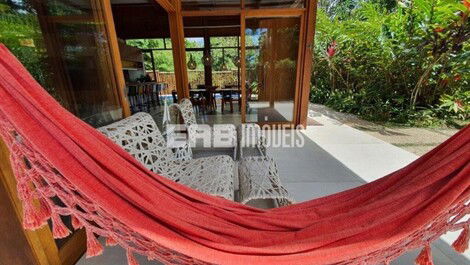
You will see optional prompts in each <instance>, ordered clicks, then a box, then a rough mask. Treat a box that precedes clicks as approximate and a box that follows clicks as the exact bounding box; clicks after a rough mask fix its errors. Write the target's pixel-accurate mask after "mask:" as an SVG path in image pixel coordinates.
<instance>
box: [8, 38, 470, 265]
mask: <svg viewBox="0 0 470 265" xmlns="http://www.w3.org/2000/svg"><path fill="white" fill-rule="evenodd" d="M0 134H1V136H2V138H3V139H4V140H5V142H6V143H7V145H8V147H9V149H10V151H11V163H12V166H13V168H14V171H15V175H16V178H17V181H18V192H19V196H20V198H21V199H22V201H23V205H24V226H25V228H27V229H37V228H39V227H41V226H42V225H44V224H46V220H48V219H49V218H51V219H52V223H53V235H54V237H57V238H61V237H65V236H67V235H68V234H69V233H70V231H69V230H68V229H67V228H66V227H65V226H64V224H63V223H62V221H61V219H60V217H59V216H60V215H62V216H66V215H70V216H72V223H73V226H74V227H75V228H80V227H84V228H85V229H86V232H87V244H88V250H87V256H95V255H99V254H101V252H102V250H103V248H102V246H101V245H100V244H99V242H98V241H97V240H96V238H95V235H99V236H103V237H106V238H107V243H108V244H119V245H121V246H122V247H123V248H125V249H126V250H127V252H128V260H129V264H137V262H136V260H135V259H134V257H133V255H132V253H139V254H142V255H146V256H147V257H149V258H150V259H157V260H160V261H163V262H165V263H172V264H173V263H177V264H206V263H216V264H289V265H293V264H379V263H386V264H388V263H389V262H390V261H391V260H392V259H394V258H396V257H398V256H399V255H401V254H402V253H403V252H405V251H408V250H410V249H413V248H417V247H422V246H424V250H423V252H421V254H420V255H419V256H418V259H417V262H418V263H419V264H423V265H424V264H431V263H428V262H432V261H431V256H430V248H429V244H430V242H431V241H432V240H434V239H436V238H438V237H439V236H440V235H442V234H444V233H445V232H446V231H449V230H460V229H463V232H462V233H461V235H460V237H459V238H458V239H457V241H456V242H455V243H454V244H453V246H454V248H455V249H456V250H457V251H460V252H463V251H464V250H465V249H466V248H467V247H468V237H469V224H470V221H462V220H461V219H462V217H463V216H465V215H466V214H469V213H470V206H469V205H468V204H469V199H470V188H469V184H470V177H469V176H470V165H469V164H470V163H469V161H470V128H469V127H467V128H465V129H463V130H461V131H460V132H459V133H457V134H456V135H455V136H453V137H452V138H450V139H449V140H447V141H446V142H445V143H443V144H441V145H440V146H438V147H436V148H435V149H434V150H432V151H430V152H429V153H427V154H426V155H424V156H422V157H421V158H420V159H418V160H416V161H415V162H413V163H411V164H410V165H408V166H406V167H405V168H403V169H401V170H398V171H396V172H394V173H392V174H390V175H388V176H385V177H383V178H381V179H379V180H377V181H374V182H372V183H369V184H366V185H363V186H361V187H358V188H355V189H351V190H348V191H344V192H341V193H338V194H334V195H331V196H327V197H324V198H320V199H316V200H312V201H308V202H305V203H300V204H296V205H291V206H288V207H282V208H277V209H271V210H261V209H255V208H251V207H248V206H245V205H241V204H238V203H235V202H231V201H228V200H225V199H222V198H216V197H213V196H209V195H206V194H202V193H200V192H198V191H195V190H192V189H190V188H187V187H184V186H182V185H179V184H177V183H174V182H172V181H170V180H168V179H166V178H164V177H161V176H158V175H156V174H154V173H152V172H150V171H149V170H147V169H146V168H144V167H143V166H142V165H140V164H139V162H137V161H136V160H135V159H134V158H133V157H131V156H130V155H128V154H127V153H126V152H125V151H123V150H122V149H121V148H120V147H119V146H117V145H116V144H114V143H113V142H111V141H110V140H108V139H107V138H106V137H105V136H103V135H102V134H100V133H99V132H97V131H96V130H95V129H94V128H92V127H91V126H89V125H87V124H86V123H84V122H83V121H81V120H80V119H78V118H76V117H75V116H73V115H72V114H71V113H69V112H68V111H66V110H65V109H64V108H62V107H61V106H60V105H59V104H58V103H57V102H56V101H55V100H54V99H53V98H52V97H51V96H49V95H48V94H47V93H46V91H44V89H42V88H41V86H40V85H39V84H38V83H37V82H36V81H34V79H33V78H32V77H31V75H30V74H29V73H28V72H27V71H26V70H25V68H24V67H23V66H22V65H21V64H20V63H19V62H18V61H17V59H16V58H15V57H14V56H13V55H11V54H10V53H9V51H8V50H7V49H6V48H5V47H4V46H3V45H0ZM53 197H56V198H59V199H60V200H61V203H54V202H53V200H52V198H53ZM33 201H39V202H40V203H39V205H40V206H38V204H37V203H33ZM56 201H57V200H56Z"/></svg>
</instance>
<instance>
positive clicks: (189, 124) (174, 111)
mask: <svg viewBox="0 0 470 265" xmlns="http://www.w3.org/2000/svg"><path fill="white" fill-rule="evenodd" d="M170 113H171V115H170V116H171V117H173V118H175V117H178V114H180V115H181V117H182V118H183V121H184V125H185V126H186V129H187V131H188V141H189V143H190V144H192V145H194V144H195V143H196V136H197V135H200V133H201V131H202V130H200V129H201V128H200V127H199V125H198V124H197V121H196V116H195V114H194V109H193V104H192V103H191V100H189V99H188V98H184V99H182V100H181V102H180V104H172V105H170ZM174 122H175V123H177V121H174ZM221 135H225V136H228V137H229V139H225V140H227V141H224V143H225V145H216V144H214V143H215V137H214V136H221ZM211 136H212V137H211V145H212V147H215V148H218V147H222V148H233V158H234V159H236V158H237V128H236V127H235V125H233V124H216V125H214V126H213V127H212V130H211ZM219 144H220V143H219Z"/></svg>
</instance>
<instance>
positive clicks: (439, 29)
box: [434, 27, 444, 32]
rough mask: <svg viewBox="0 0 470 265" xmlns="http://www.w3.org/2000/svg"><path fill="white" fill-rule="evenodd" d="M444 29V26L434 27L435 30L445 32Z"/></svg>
mask: <svg viewBox="0 0 470 265" xmlns="http://www.w3.org/2000/svg"><path fill="white" fill-rule="evenodd" d="M443 31H444V28H442V27H437V28H435V29H434V32H443Z"/></svg>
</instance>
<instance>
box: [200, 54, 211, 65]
mask: <svg viewBox="0 0 470 265" xmlns="http://www.w3.org/2000/svg"><path fill="white" fill-rule="evenodd" d="M202 63H203V64H204V65H205V66H210V65H212V56H211V55H210V53H205V54H204V56H202Z"/></svg>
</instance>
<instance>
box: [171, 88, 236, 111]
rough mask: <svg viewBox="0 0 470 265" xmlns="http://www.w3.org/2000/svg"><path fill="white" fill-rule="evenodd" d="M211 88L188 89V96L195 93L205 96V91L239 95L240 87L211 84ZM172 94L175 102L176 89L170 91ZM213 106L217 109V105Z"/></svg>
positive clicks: (192, 96) (193, 95) (192, 95)
mask: <svg viewBox="0 0 470 265" xmlns="http://www.w3.org/2000/svg"><path fill="white" fill-rule="evenodd" d="M212 88H213V89H211V90H208V89H206V88H191V89H190V90H189V96H190V97H191V98H194V97H195V96H196V95H201V94H202V95H204V96H206V97H207V93H212V94H214V95H215V94H221V95H222V94H223V93H232V94H238V96H240V95H241V93H242V92H241V89H240V87H238V86H234V87H218V86H213V87H212ZM171 93H172V95H173V101H175V103H176V102H177V100H176V99H177V96H176V95H177V93H176V90H173V91H171ZM215 108H216V109H217V106H215Z"/></svg>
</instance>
